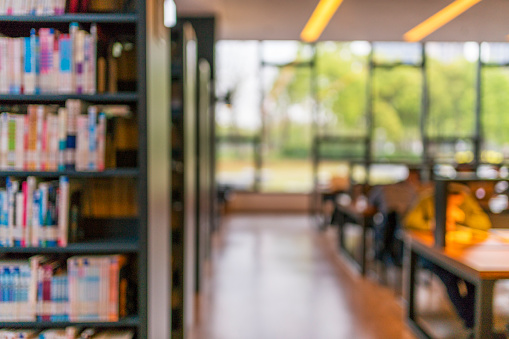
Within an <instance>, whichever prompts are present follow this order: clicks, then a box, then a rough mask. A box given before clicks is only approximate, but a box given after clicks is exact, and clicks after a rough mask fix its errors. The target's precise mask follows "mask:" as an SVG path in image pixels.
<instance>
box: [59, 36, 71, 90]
mask: <svg viewBox="0 0 509 339" xmlns="http://www.w3.org/2000/svg"><path fill="white" fill-rule="evenodd" d="M58 45H59V54H60V74H59V88H58V91H59V93H72V92H73V83H72V76H73V71H72V66H73V65H72V63H73V48H72V47H73V41H72V39H71V36H70V35H69V34H62V35H61V36H60V38H59V40H58Z"/></svg>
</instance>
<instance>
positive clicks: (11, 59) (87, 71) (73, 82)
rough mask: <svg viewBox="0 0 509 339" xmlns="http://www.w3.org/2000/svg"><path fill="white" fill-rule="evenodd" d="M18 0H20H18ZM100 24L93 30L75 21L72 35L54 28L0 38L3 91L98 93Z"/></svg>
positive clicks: (72, 26) (21, 92) (72, 25)
mask: <svg viewBox="0 0 509 339" xmlns="http://www.w3.org/2000/svg"><path fill="white" fill-rule="evenodd" d="M16 1H18V0H16ZM96 54H97V26H96V25H95V24H92V25H91V28H90V33H87V32H85V31H83V30H80V29H79V26H78V23H75V22H73V23H71V24H70V26H69V34H62V33H60V32H59V31H56V30H54V29H53V28H40V29H39V31H36V30H35V29H32V30H30V37H24V38H7V37H2V38H0V93H1V94H41V93H42V94H46V93H61V94H72V93H76V94H94V93H95V92H96V78H97V74H96V73H97V61H96V60H97V55H96Z"/></svg>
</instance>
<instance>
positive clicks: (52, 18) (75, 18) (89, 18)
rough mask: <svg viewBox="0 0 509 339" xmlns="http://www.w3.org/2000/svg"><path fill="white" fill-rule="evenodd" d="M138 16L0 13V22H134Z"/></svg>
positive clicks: (121, 14) (130, 14)
mask: <svg viewBox="0 0 509 339" xmlns="http://www.w3.org/2000/svg"><path fill="white" fill-rule="evenodd" d="M137 21H138V16H137V15H136V14H132V13H107V14H93V13H77V14H64V15H47V16H32V15H24V16H23V15H19V16H18V15H16V16H13V15H1V16H0V22H2V23H6V22H42V23H67V22H68V23H71V22H80V23H94V22H95V23H126V24H128V23H136V22H137Z"/></svg>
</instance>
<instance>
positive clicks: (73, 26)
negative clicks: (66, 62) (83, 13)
mask: <svg viewBox="0 0 509 339" xmlns="http://www.w3.org/2000/svg"><path fill="white" fill-rule="evenodd" d="M74 13H76V12H74ZM78 31H79V25H78V23H77V22H71V23H70V25H69V35H70V39H71V45H72V48H71V50H72V56H71V73H72V82H71V83H72V92H73V93H76V92H77V91H76V63H77V54H78V52H77V50H78V44H77V40H78Z"/></svg>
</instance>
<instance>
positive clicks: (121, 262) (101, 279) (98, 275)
mask: <svg viewBox="0 0 509 339" xmlns="http://www.w3.org/2000/svg"><path fill="white" fill-rule="evenodd" d="M126 265H127V258H126V257H125V256H122V255H110V256H81V257H71V258H69V259H67V262H66V261H62V260H58V259H55V258H52V257H47V256H42V255H37V256H34V257H31V258H30V259H29V260H25V261H23V260H3V261H0V296H1V298H0V321H79V322H87V321H102V322H112V321H118V320H119V319H120V318H121V317H124V316H126V315H128V304H129V302H128V301H127V288H128V279H127V272H126V270H127V268H126Z"/></svg>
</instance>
